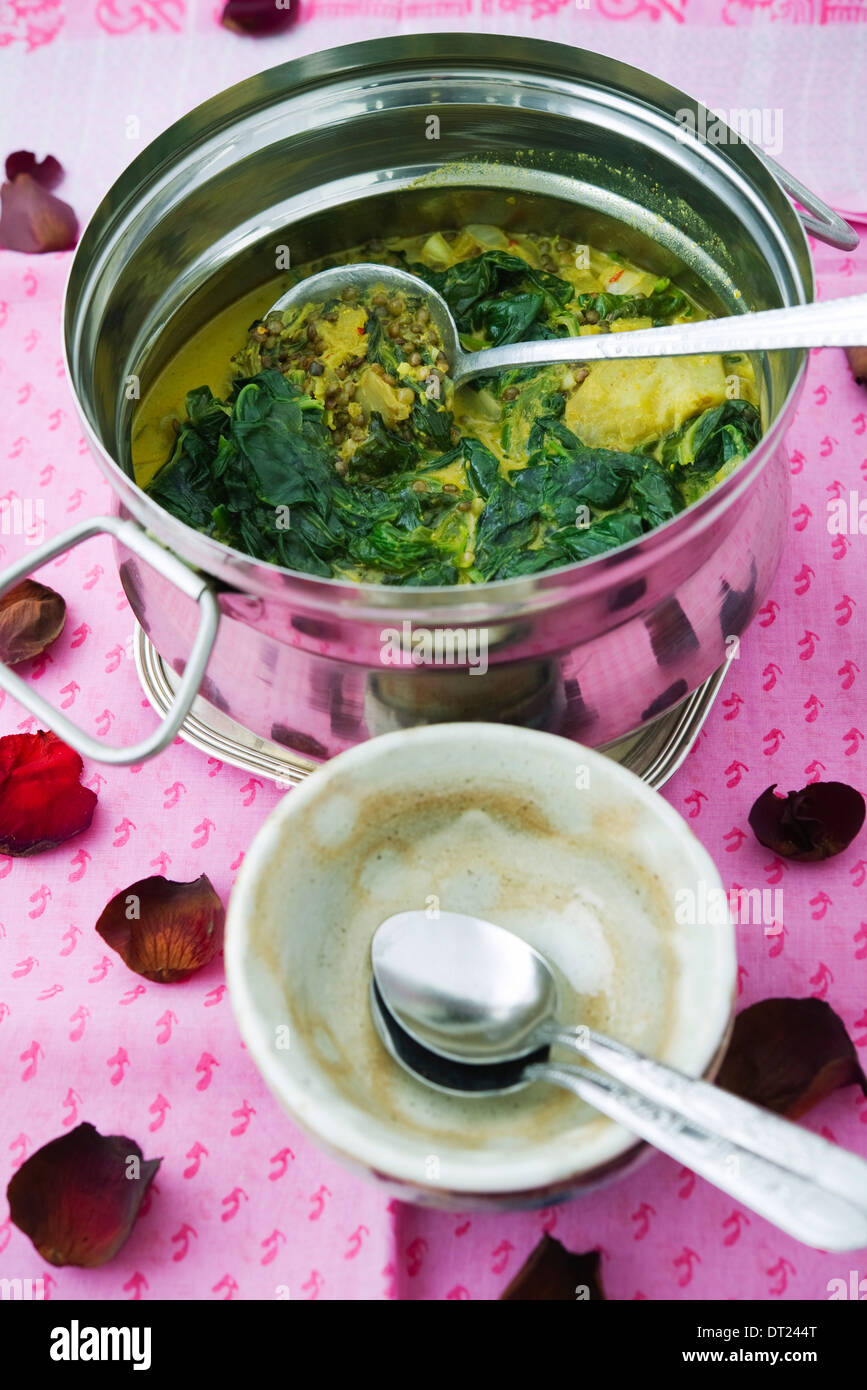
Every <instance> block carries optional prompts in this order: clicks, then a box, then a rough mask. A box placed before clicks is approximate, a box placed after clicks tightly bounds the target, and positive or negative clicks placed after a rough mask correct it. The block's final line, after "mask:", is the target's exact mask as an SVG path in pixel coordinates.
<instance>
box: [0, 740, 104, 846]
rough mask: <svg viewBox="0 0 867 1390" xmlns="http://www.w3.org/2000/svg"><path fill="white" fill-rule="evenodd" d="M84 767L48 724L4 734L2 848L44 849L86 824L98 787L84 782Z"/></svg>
mask: <svg viewBox="0 0 867 1390" xmlns="http://www.w3.org/2000/svg"><path fill="white" fill-rule="evenodd" d="M83 767H84V764H83V763H82V761H81V758H80V757H79V756H78V754H77V753H76V752H75V750H74V749H73V748H70V747H69V746H68V745H67V744H65V743H64V742H63V740H62V739H59V738H58V737H57V735H56V734H52V733H50V732H48V731H46V730H42V729H40V731H39V732H38V733H35V734H7V735H6V737H5V738H0V854H16V855H25V854H39V853H40V852H41V851H42V850H45V849H54V847H55V845H59V844H61V842H62V841H63V840H68V839H70V837H71V836H73V835H78V834H80V832H81V831H82V830H86V829H87V827H88V826H89V825H90V822H91V820H92V819H93V812H94V809H95V807H96V793H95V792H92V791H91V790H90V788H89V787H83V786H82V785H81V773H82V770H83Z"/></svg>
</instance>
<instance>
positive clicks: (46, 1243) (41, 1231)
mask: <svg viewBox="0 0 867 1390" xmlns="http://www.w3.org/2000/svg"><path fill="white" fill-rule="evenodd" d="M161 1163H162V1159H161V1158H149V1159H145V1158H144V1157H143V1155H142V1151H141V1149H140V1148H139V1146H138V1144H136V1143H135V1141H134V1140H133V1139H126V1138H124V1136H123V1135H121V1134H110V1135H105V1136H103V1135H101V1134H100V1133H99V1132H98V1131H97V1130H96V1129H94V1127H93V1125H89V1124H81V1125H78V1126H77V1128H75V1129H73V1130H72V1131H71V1132H70V1133H69V1134H64V1135H63V1136H62V1137H61V1138H60V1139H52V1140H51V1142H50V1143H49V1144H45V1145H44V1146H43V1147H42V1148H41V1149H37V1151H36V1153H35V1154H32V1155H31V1157H30V1158H28V1159H27V1160H26V1161H25V1162H24V1163H23V1164H22V1165H21V1167H20V1168H19V1169H18V1172H17V1173H15V1175H14V1176H13V1178H12V1180H11V1182H10V1183H9V1186H8V1187H7V1189H6V1196H7V1197H8V1199H9V1214H10V1216H11V1218H12V1221H13V1222H14V1223H15V1225H16V1226H17V1227H18V1229H19V1230H21V1231H23V1232H24V1234H25V1235H26V1236H29V1237H30V1239H31V1240H32V1242H33V1244H34V1246H35V1247H36V1249H37V1250H38V1251H39V1254H40V1255H41V1256H42V1258H43V1259H44V1260H47V1261H48V1263H49V1264H52V1265H80V1266H82V1267H83V1268H85V1269H93V1268H94V1267H95V1266H96V1265H104V1264H106V1263H107V1262H108V1261H109V1260H111V1259H113V1258H114V1256H115V1255H116V1254H117V1252H118V1250H119V1249H120V1248H121V1246H122V1245H123V1244H124V1242H125V1241H126V1239H127V1237H128V1236H129V1233H130V1231H131V1230H132V1225H133V1222H134V1221H135V1219H136V1216H137V1215H138V1210H139V1207H140V1206H141V1203H142V1198H143V1197H144V1195H145V1193H146V1192H147V1190H148V1188H149V1187H150V1185H151V1183H152V1182H153V1179H154V1176H155V1174H156V1171H157V1169H158V1168H159V1166H160V1164H161Z"/></svg>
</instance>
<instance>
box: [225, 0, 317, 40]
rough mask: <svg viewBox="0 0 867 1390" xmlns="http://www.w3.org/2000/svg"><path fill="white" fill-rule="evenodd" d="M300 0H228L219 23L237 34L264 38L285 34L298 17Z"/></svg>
mask: <svg viewBox="0 0 867 1390" xmlns="http://www.w3.org/2000/svg"><path fill="white" fill-rule="evenodd" d="M300 12H301V0H282V3H280V0H228V3H227V4H226V6H225V8H224V9H223V13H222V15H221V17H220V23H221V24H222V25H223V27H224V28H225V29H234V30H235V32H236V33H237V34H252V35H253V36H254V37H261V38H264V37H266V36H267V35H269V34H285V32H286V30H287V29H291V28H292V25H293V24H294V23H295V21H296V20H297V19H298V17H299V15H300Z"/></svg>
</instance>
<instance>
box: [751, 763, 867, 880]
mask: <svg viewBox="0 0 867 1390" xmlns="http://www.w3.org/2000/svg"><path fill="white" fill-rule="evenodd" d="M776 785H777V784H776V782H775V783H774V784H773V786H771V787H768V789H767V791H764V792H762V794H761V796H760V797H758V798H757V799H756V801H754V802H753V807H752V810H751V811H750V816H749V820H750V825H751V827H752V830H753V834H754V835H755V837H756V839H757V840H758V842H759V844H761V845H766V846H767V848H768V849H772V850H773V851H774V853H775V854H779V855H781V856H782V858H783V859H798V860H802V861H803V862H805V863H808V862H812V861H814V860H817V859H830V858H831V857H832V855H835V854H839V853H840V852H841V851H842V850H844V849H845V848H846V846H847V845H850V844H851V843H852V841H853V840H854V838H855V836H856V835H857V834H858V831H859V830H860V829H861V826H862V825H863V824H864V812H865V806H864V798H863V796H862V795H861V793H860V792H857V791H856V790H855V788H854V787H850V786H847V784H846V783H845V782H812V783H811V784H810V785H809V786H807V787H802V788H801V790H800V791H799V792H789V794H788V796H775V795H774V788H775V787H776Z"/></svg>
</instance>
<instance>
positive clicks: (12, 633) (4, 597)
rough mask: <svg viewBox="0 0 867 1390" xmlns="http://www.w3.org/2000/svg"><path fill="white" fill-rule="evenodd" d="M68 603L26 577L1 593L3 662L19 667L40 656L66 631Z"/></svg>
mask: <svg viewBox="0 0 867 1390" xmlns="http://www.w3.org/2000/svg"><path fill="white" fill-rule="evenodd" d="M65 622H66V604H65V603H64V601H63V599H62V598H61V596H60V594H58V593H57V592H56V591H55V590H54V589H49V588H48V585H47V584H38V583H37V582H36V580H35V579H25V580H23V581H22V583H21V584H16V585H15V587H14V589H8V590H7V592H6V593H5V594H0V661H5V663H6V665H7V666H17V665H18V663H19V662H20V661H27V660H28V658H30V657H32V656H39V655H40V654H41V653H42V652H44V651H45V649H46V647H50V646H51V643H52V642H54V641H55V640H56V639H57V638H58V637H59V636H60V634H61V632H62V631H63V624H64V623H65Z"/></svg>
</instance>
